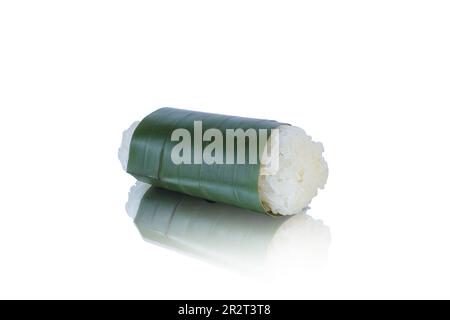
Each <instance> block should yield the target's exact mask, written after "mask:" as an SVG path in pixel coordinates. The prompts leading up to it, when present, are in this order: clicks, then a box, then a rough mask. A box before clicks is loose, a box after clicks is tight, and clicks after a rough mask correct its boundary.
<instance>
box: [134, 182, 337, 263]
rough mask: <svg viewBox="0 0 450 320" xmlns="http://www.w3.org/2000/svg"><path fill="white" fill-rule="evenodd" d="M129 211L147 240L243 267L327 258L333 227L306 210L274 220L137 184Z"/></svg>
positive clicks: (209, 259) (205, 258)
mask: <svg viewBox="0 0 450 320" xmlns="http://www.w3.org/2000/svg"><path fill="white" fill-rule="evenodd" d="M127 212H128V214H129V215H130V216H131V217H132V218H133V219H134V223H135V225H136V227H137V228H138V230H139V232H140V233H141V235H142V237H143V238H144V239H145V240H146V241H149V242H152V243H156V244H158V245H160V246H164V247H168V248H170V249H174V250H176V251H178V252H181V253H184V254H188V255H192V256H195V257H197V258H200V259H202V260H206V261H208V262H213V263H216V264H219V265H222V266H227V267H232V268H237V269H240V270H252V271H254V270H257V269H259V268H261V269H265V268H267V267H268V268H271V270H272V271H274V270H278V269H284V268H285V266H290V267H292V268H295V267H300V266H301V267H309V266H311V267H317V266H321V265H322V264H323V263H324V262H326V259H327V254H328V249H329V245H330V242H331V237H330V231H329V228H328V227H327V226H325V225H324V224H323V223H322V222H321V221H319V220H314V219H312V218H311V217H309V216H308V215H306V214H304V213H302V214H299V215H296V216H294V217H293V216H289V217H280V218H278V219H273V218H271V217H269V216H267V215H255V214H252V212H251V211H249V210H246V209H241V208H237V207H234V206H230V205H226V204H221V203H212V202H208V201H206V200H204V199H200V198H195V197H191V196H188V195H185V194H181V193H178V192H174V191H169V190H165V189H161V188H157V187H150V186H149V185H147V184H144V183H141V182H138V183H137V184H136V185H135V186H134V187H132V189H131V190H130V193H129V200H128V203H127Z"/></svg>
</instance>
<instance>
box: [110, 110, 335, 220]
mask: <svg viewBox="0 0 450 320" xmlns="http://www.w3.org/2000/svg"><path fill="white" fill-rule="evenodd" d="M322 152H323V147H322V144H321V143H317V142H313V141H312V139H311V137H309V136H308V135H306V133H305V132H304V131H303V130H302V129H300V128H297V127H294V126H290V125H287V124H283V123H279V122H276V121H273V120H259V119H250V118H242V117H234V116H225V115H218V114H210V113H203V112H196V111H188V110H181V109H174V108H162V109H158V110H156V111H155V112H153V113H151V114H150V115H149V116H147V117H146V118H144V119H143V120H142V121H141V122H136V123H134V124H133V125H132V126H131V127H130V128H129V129H128V130H127V131H125V132H124V135H123V141H122V146H121V148H120V150H119V158H120V160H121V162H122V165H123V168H124V169H125V170H126V171H127V172H128V173H130V174H132V175H133V176H134V177H136V178H137V179H138V180H140V181H142V182H146V183H149V184H152V185H155V186H158V187H162V188H165V189H169V190H173V191H178V192H181V193H185V194H188V195H192V196H196V197H200V198H203V199H207V200H211V201H217V202H222V203H226V204H231V205H234V206H237V207H241V208H245V209H250V210H252V211H258V212H265V213H268V214H272V215H291V214H296V213H300V212H301V211H302V210H303V209H304V208H305V207H307V206H308V204H309V203H310V201H311V199H312V198H313V197H314V196H315V195H316V194H317V191H318V189H319V188H323V187H324V185H325V183H326V180H327V176H328V168H327V164H326V162H325V160H324V159H323V157H322Z"/></svg>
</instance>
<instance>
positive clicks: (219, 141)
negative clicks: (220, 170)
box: [171, 121, 279, 175]
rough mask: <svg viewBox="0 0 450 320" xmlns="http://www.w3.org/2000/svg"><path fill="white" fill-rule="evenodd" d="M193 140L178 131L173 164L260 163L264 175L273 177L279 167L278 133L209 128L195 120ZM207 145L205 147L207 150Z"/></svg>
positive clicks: (173, 139) (275, 130) (187, 134)
mask: <svg viewBox="0 0 450 320" xmlns="http://www.w3.org/2000/svg"><path fill="white" fill-rule="evenodd" d="M193 135H194V136H193V137H192V135H191V132H190V131H189V130H187V129H184V128H178V129H175V130H174V131H173V132H172V135H171V141H173V142H178V143H177V144H176V145H175V146H174V147H173V148H172V152H171V159H172V162H173V163H174V164H176V165H180V164H207V165H212V164H257V163H260V165H261V170H260V174H262V175H273V174H275V173H276V172H277V171H278V166H279V130H278V129H271V130H270V135H269V132H268V130H267V129H258V130H256V129H253V128H249V129H246V130H244V129H240V128H234V129H226V130H225V136H224V134H223V131H221V130H219V129H216V128H209V129H207V130H205V132H203V123H202V121H194V132H193ZM204 142H206V143H207V144H206V146H205V147H204Z"/></svg>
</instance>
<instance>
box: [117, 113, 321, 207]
mask: <svg viewBox="0 0 450 320" xmlns="http://www.w3.org/2000/svg"><path fill="white" fill-rule="evenodd" d="M138 125H139V122H138V121H136V122H134V123H133V124H132V125H131V126H130V128H128V129H127V130H126V131H125V132H124V133H123V137H122V145H121V147H120V149H119V160H120V162H121V164H122V167H123V169H124V170H126V168H127V164H128V154H129V150H130V143H131V138H132V137H133V133H134V130H136V128H137V126H138ZM278 129H279V169H278V171H276V172H275V173H274V174H272V175H260V177H259V197H260V199H261V203H262V205H263V207H264V208H265V209H266V210H267V211H270V212H272V213H274V214H281V215H293V214H297V213H300V212H302V210H303V209H304V208H306V207H308V205H309V203H310V202H311V200H312V199H313V198H314V197H315V196H316V195H317V192H318V189H323V188H324V186H325V183H326V181H327V178H328V166H327V163H326V162H325V160H324V158H323V156H322V153H323V151H324V150H323V146H322V144H321V143H320V142H314V141H312V139H311V137H310V136H308V135H307V134H306V133H305V131H303V130H302V129H300V128H298V127H294V126H289V125H282V126H280V127H278ZM269 154H270V153H269ZM147 189H148V188H147ZM147 189H146V190H145V191H147ZM145 191H144V193H145ZM136 211H137V208H136Z"/></svg>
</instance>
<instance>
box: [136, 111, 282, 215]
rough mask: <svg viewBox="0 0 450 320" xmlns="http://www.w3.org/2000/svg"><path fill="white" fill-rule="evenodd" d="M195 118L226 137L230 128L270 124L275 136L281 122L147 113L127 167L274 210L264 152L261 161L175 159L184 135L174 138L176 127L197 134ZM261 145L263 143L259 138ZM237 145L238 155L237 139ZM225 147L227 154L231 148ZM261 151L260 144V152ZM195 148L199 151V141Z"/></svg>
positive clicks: (149, 177) (158, 181) (165, 183)
mask: <svg viewBox="0 0 450 320" xmlns="http://www.w3.org/2000/svg"><path fill="white" fill-rule="evenodd" d="M194 121H202V125H203V132H204V131H206V130H207V129H210V128H215V129H219V130H220V131H221V132H222V134H223V136H224V137H225V133H226V131H225V130H226V129H237V128H240V129H243V130H247V129H250V128H253V129H255V130H259V129H267V130H268V136H270V130H271V129H274V128H277V127H278V126H280V125H281V123H279V122H276V121H273V120H259V119H250V118H242V117H234V116H226V115H218V114H211V113H204V112H196V111H188V110H181V109H174V108H161V109H158V110H156V111H155V112H153V113H151V114H150V115H149V116H147V117H146V118H144V120H142V122H141V123H140V124H139V126H138V127H137V129H136V130H135V132H134V134H133V137H132V141H131V145H130V153H129V160H128V168H127V172H128V173H130V174H131V175H133V176H134V177H136V179H138V180H140V181H142V182H146V183H150V184H152V185H155V186H158V187H161V188H165V189H169V190H173V191H178V192H181V193H184V194H188V195H191V196H196V197H200V198H203V199H207V200H211V201H217V202H221V203H226V204H231V205H234V206H237V207H241V208H245V209H249V210H253V211H257V212H263V213H268V214H271V213H270V212H267V210H265V208H264V207H263V206H262V204H261V200H260V198H259V193H258V179H259V173H260V160H259V157H258V161H257V163H256V164H251V163H247V162H246V163H245V164H216V163H214V164H206V163H203V162H202V164H184V163H183V164H178V165H177V164H175V163H173V162H172V160H171V151H172V148H173V147H174V146H175V145H176V144H178V141H171V135H172V132H173V131H174V130H175V129H178V128H184V129H187V130H188V131H189V132H190V134H191V137H194ZM258 139H259V137H258ZM224 140H225V139H224ZM245 140H246V141H245V143H246V146H245V150H249V142H248V139H245ZM208 144H209V142H203V148H205V147H206V146H207V145H208ZM257 145H258V148H259V147H260V146H259V141H258V144H257ZM234 147H235V150H234V156H235V158H236V157H237V143H236V141H235V143H234ZM223 152H224V158H225V157H226V148H224V150H223ZM259 152H260V150H258V154H259ZM191 154H192V155H193V154H194V146H193V144H192V148H191ZM235 163H236V161H235Z"/></svg>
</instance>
